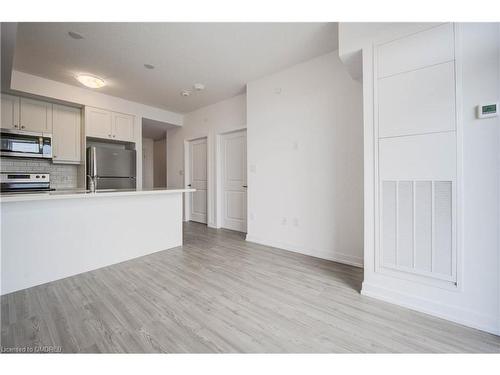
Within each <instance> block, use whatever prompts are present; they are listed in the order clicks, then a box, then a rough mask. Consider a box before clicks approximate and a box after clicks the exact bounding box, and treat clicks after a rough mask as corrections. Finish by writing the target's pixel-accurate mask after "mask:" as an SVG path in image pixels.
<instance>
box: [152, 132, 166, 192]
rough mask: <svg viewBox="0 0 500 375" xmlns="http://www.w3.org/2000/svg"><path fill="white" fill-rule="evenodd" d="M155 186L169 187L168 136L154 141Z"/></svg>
mask: <svg viewBox="0 0 500 375" xmlns="http://www.w3.org/2000/svg"><path fill="white" fill-rule="evenodd" d="M153 151H154V157H153V159H154V160H153V171H154V172H153V186H154V187H155V188H159V187H163V188H164V187H167V138H163V139H157V140H155V141H154V147H153Z"/></svg>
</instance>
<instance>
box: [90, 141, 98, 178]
mask: <svg viewBox="0 0 500 375" xmlns="http://www.w3.org/2000/svg"><path fill="white" fill-rule="evenodd" d="M91 150H92V151H91V152H92V174H93V175H94V177H96V176H97V156H96V154H97V152H96V151H97V150H96V148H95V147H92V148H91Z"/></svg>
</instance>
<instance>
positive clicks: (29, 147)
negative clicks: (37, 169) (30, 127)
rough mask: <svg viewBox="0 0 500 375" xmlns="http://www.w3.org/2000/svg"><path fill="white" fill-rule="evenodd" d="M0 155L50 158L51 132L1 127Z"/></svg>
mask: <svg viewBox="0 0 500 375" xmlns="http://www.w3.org/2000/svg"><path fill="white" fill-rule="evenodd" d="M0 133H1V134H0V142H1V150H0V155H1V156H12V157H18V158H46V159H51V158H52V134H49V133H38V132H30V131H23V130H11V129H1V131H0Z"/></svg>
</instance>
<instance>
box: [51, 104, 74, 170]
mask: <svg viewBox="0 0 500 375" xmlns="http://www.w3.org/2000/svg"><path fill="white" fill-rule="evenodd" d="M52 147H53V148H52V162H53V163H65V164H80V163H81V111H80V109H79V108H74V107H68V106H63V105H58V104H54V106H53V122H52Z"/></svg>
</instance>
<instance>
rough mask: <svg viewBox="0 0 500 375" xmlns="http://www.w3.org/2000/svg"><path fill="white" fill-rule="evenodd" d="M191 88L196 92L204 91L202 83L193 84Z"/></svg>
mask: <svg viewBox="0 0 500 375" xmlns="http://www.w3.org/2000/svg"><path fill="white" fill-rule="evenodd" d="M193 88H194V89H195V90H196V91H202V90H205V85H204V84H203V83H195V84H194V85H193Z"/></svg>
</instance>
